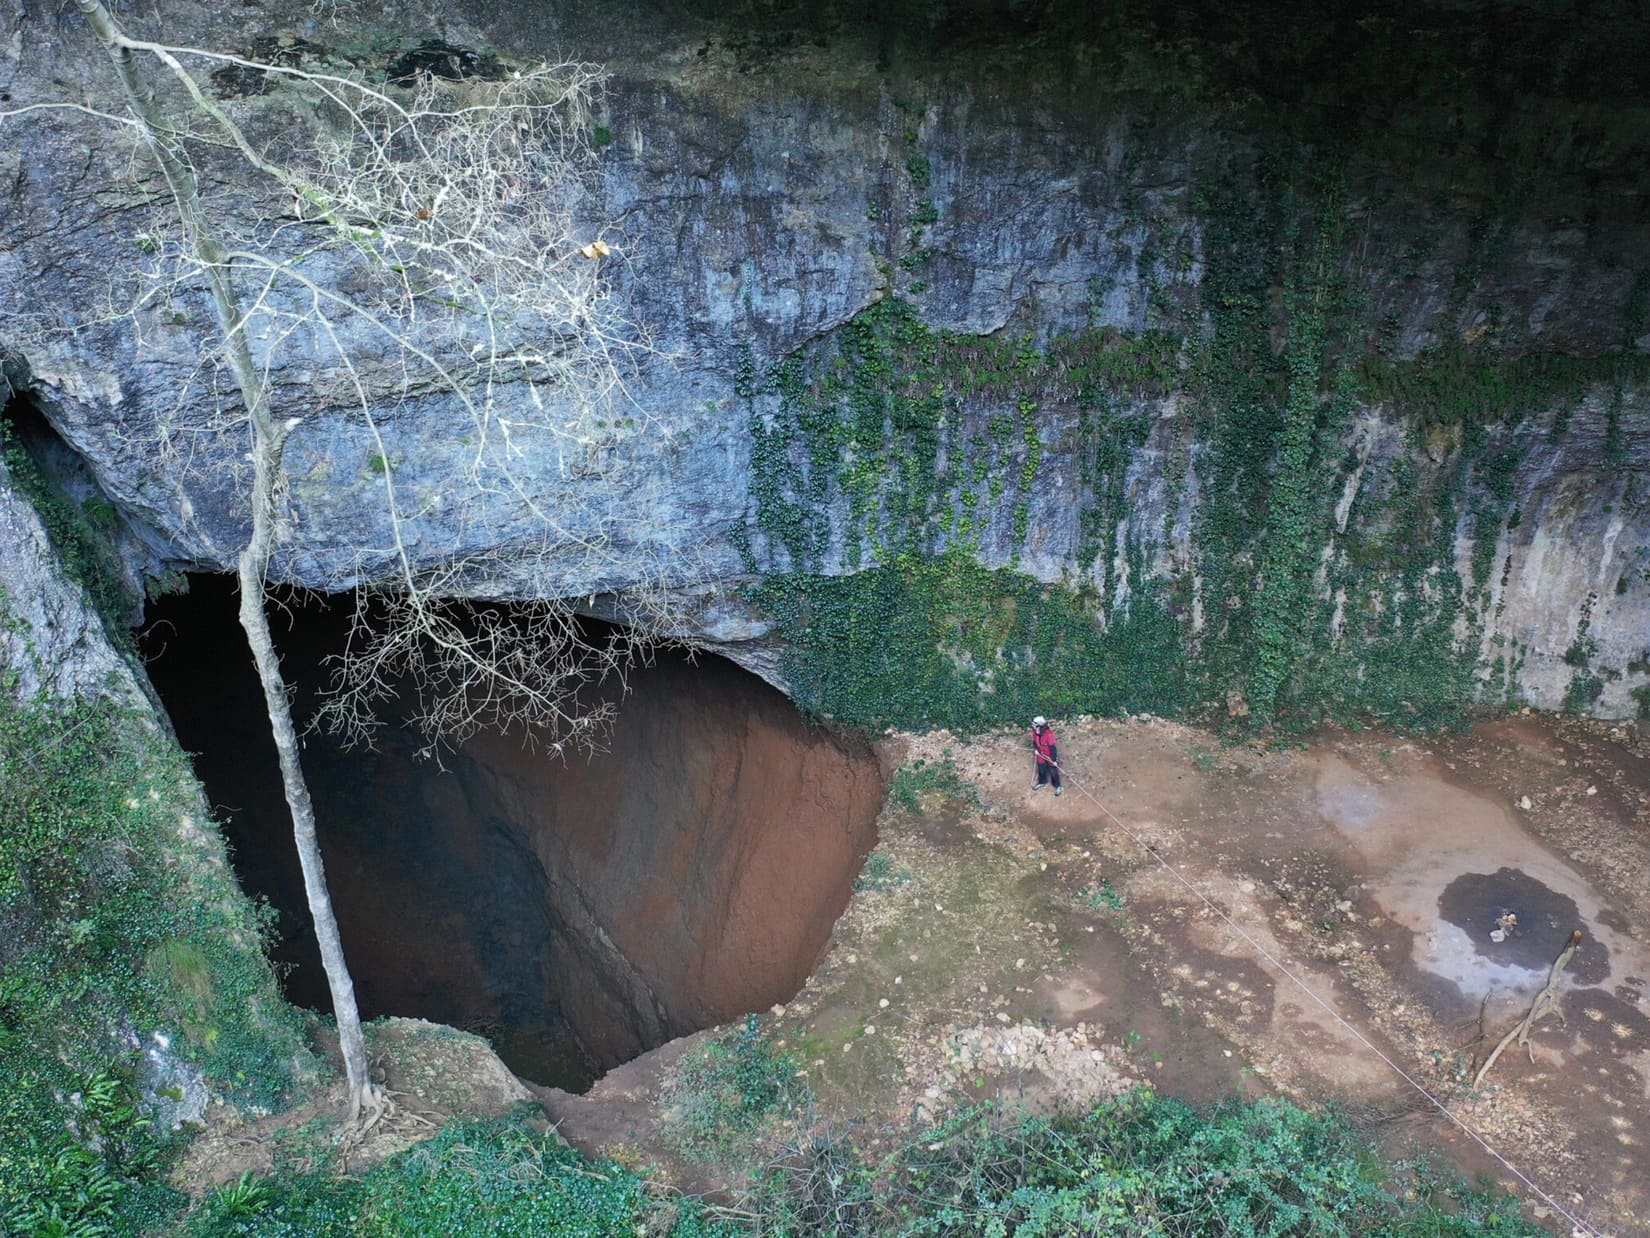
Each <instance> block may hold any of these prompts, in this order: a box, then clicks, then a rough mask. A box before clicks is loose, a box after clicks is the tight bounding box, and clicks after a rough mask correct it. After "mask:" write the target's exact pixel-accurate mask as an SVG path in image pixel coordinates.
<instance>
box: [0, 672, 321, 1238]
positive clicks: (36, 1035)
mask: <svg viewBox="0 0 1650 1238" xmlns="http://www.w3.org/2000/svg"><path fill="white" fill-rule="evenodd" d="M192 788H193V781H192V775H191V774H190V772H189V770H188V768H187V765H186V763H185V762H184V760H183V758H182V756H181V754H179V753H178V752H177V751H176V750H175V749H174V748H172V747H171V746H170V745H168V744H166V743H165V741H164V740H163V739H162V738H161V737H160V736H159V735H158V734H156V733H154V732H152V731H149V730H147V729H145V728H144V727H143V726H142V724H141V723H140V722H138V721H136V720H133V719H130V718H127V717H125V716H123V715H122V714H121V713H120V712H119V711H118V710H117V709H116V708H115V707H114V706H112V705H110V704H108V703H107V702H89V703H78V704H71V705H62V704H58V703H38V702H36V703H31V702H19V701H17V700H16V699H15V698H11V697H8V696H5V695H4V694H3V693H0V1029H3V1030H0V1077H3V1078H4V1079H5V1080H6V1083H5V1087H4V1093H5V1094H4V1098H3V1100H0V1218H4V1220H5V1227H6V1232H8V1233H12V1232H16V1233H22V1234H29V1235H33V1234H35V1233H46V1234H53V1235H78V1236H80V1238H98V1236H99V1235H111V1234H121V1233H141V1232H145V1230H146V1229H149V1228H152V1225H153V1220H154V1215H155V1212H156V1209H160V1210H161V1211H164V1210H165V1209H166V1208H167V1207H170V1206H171V1205H172V1204H173V1203H175V1195H174V1193H172V1192H170V1191H169V1190H167V1189H166V1188H164V1187H162V1186H160V1185H159V1184H157V1183H156V1182H154V1181H153V1170H154V1169H155V1168H156V1167H157V1165H158V1164H159V1162H160V1161H161V1159H163V1157H164V1156H165V1154H166V1152H167V1151H168V1147H167V1144H168V1141H167V1140H165V1139H163V1138H162V1137H161V1136H160V1135H159V1134H158V1133H157V1132H156V1131H155V1130H154V1129H153V1128H152V1127H151V1126H150V1124H149V1120H148V1118H147V1117H146V1116H145V1115H144V1114H143V1113H142V1112H140V1110H139V1108H138V1104H139V1097H140V1095H141V1094H142V1085H143V1084H144V1082H145V1081H147V1084H148V1087H149V1088H150V1089H151V1090H152V1091H153V1092H154V1093H155V1094H156V1095H159V1096H167V1095H168V1093H170V1094H171V1098H172V1099H177V1098H178V1097H180V1096H181V1092H180V1091H179V1090H178V1083H177V1079H178V1077H179V1076H181V1075H182V1074H187V1073H189V1072H198V1074H199V1075H200V1076H201V1077H203V1078H204V1079H205V1080H206V1081H207V1082H208V1083H209V1084H210V1085H211V1086H212V1087H213V1088H214V1090H216V1091H217V1093H218V1094H219V1095H225V1096H228V1097H231V1098H233V1099H236V1100H239V1101H241V1102H243V1103H246V1104H252V1105H259V1106H266V1107H267V1106H273V1105H276V1104H278V1103H279V1102H280V1101H282V1100H283V1099H284V1098H285V1097H286V1096H287V1095H288V1094H289V1093H290V1091H291V1088H292V1085H293V1082H294V1069H295V1067H297V1066H299V1065H303V1064H305V1063H306V1062H307V1054H306V1051H305V1050H304V1048H303V1046H302V1042H301V1039H300V1036H299V1033H298V1027H297V1021H296V1014H295V1012H293V1011H292V1010H291V1009H290V1008H288V1007H287V1006H285V1004H284V1003H282V1002H281V1001H280V999H279V997H278V996H277V994H276V990H275V985H274V980H273V976H272V974H271V972H270V970H269V967H268V964H267V963H266V962H265V959H264V956H263V953H262V944H263V938H262V931H263V928H264V925H263V923H262V921H261V920H260V918H259V916H258V915H257V914H256V913H255V912H254V911H253V909H252V908H251V907H250V906H249V905H248V903H247V902H246V900H245V899H244V898H243V897H242V896H241V895H240V893H239V892H238V890H237V889H236V888H235V886H234V884H233V880H232V878H231V876H230V874H229V872H228V870H227V868H226V867H224V866H223V865H222V864H221V863H213V862H211V859H210V857H209V856H208V855H207V854H206V851H205V849H197V848H196V847H195V846H194V845H192V844H186V843H185V842H184V841H183V839H182V827H181V824H180V820H179V818H180V817H181V816H184V815H187V814H189V813H192V812H194V811H196V810H197V805H196V801H195V799H194V796H193V793H192ZM192 824H193V825H194V827H195V828H196V829H201V828H203V827H204V825H205V823H200V822H193V823H192ZM162 1041H164V1045H165V1053H166V1056H168V1057H169V1058H171V1059H173V1061H174V1063H175V1066H174V1067H173V1070H174V1071H176V1072H178V1073H177V1074H176V1075H174V1076H173V1077H171V1078H161V1077H159V1076H157V1075H156V1073H155V1069H154V1067H153V1064H152V1063H150V1062H149V1061H148V1060H147V1059H146V1058H145V1057H144V1055H143V1054H142V1053H140V1052H139V1050H140V1049H154V1048H157V1047H158V1046H159V1045H160V1044H161V1043H162Z"/></svg>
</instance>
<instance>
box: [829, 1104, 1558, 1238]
mask: <svg viewBox="0 0 1650 1238" xmlns="http://www.w3.org/2000/svg"><path fill="white" fill-rule="evenodd" d="M1394 1168H1395V1167H1392V1166H1388V1165H1383V1164H1382V1163H1381V1161H1380V1160H1379V1158H1378V1157H1377V1156H1375V1154H1374V1153H1373V1152H1372V1150H1371V1149H1370V1148H1369V1147H1368V1146H1367V1145H1364V1144H1362V1143H1361V1142H1360V1141H1359V1140H1358V1139H1357V1138H1356V1137H1355V1136H1354V1135H1353V1134H1352V1133H1351V1132H1350V1130H1349V1128H1348V1126H1347V1124H1346V1123H1345V1122H1344V1121H1341V1120H1339V1119H1338V1118H1337V1117H1336V1115H1334V1114H1325V1115H1317V1114H1310V1113H1306V1112H1303V1111H1301V1110H1299V1109H1297V1108H1295V1107H1294V1106H1292V1105H1289V1104H1286V1103H1283V1102H1277V1101H1259V1102H1255V1103H1252V1104H1243V1103H1235V1102H1234V1103H1231V1104H1228V1105H1225V1106H1222V1107H1221V1108H1218V1109H1215V1110H1213V1111H1211V1112H1199V1111H1198V1110H1196V1109H1194V1108H1192V1107H1191V1106H1189V1105H1186V1104H1184V1103H1183V1102H1180V1101H1175V1100H1168V1099H1164V1098H1160V1097H1156V1096H1152V1095H1150V1094H1137V1095H1135V1096H1132V1097H1128V1098H1125V1099H1123V1100H1122V1101H1120V1102H1117V1103H1115V1104H1111V1105H1106V1106H1102V1107H1101V1108H1099V1109H1097V1110H1095V1111H1094V1112H1093V1113H1091V1114H1089V1115H1087V1116H1085V1117H1082V1118H1076V1119H1056V1120H1044V1119H1031V1120H1027V1121H1023V1122H1019V1123H1002V1122H1000V1121H998V1120H996V1119H995V1116H994V1115H993V1114H992V1113H991V1112H990V1111H977V1112H974V1113H967V1114H964V1115H962V1116H961V1117H959V1118H957V1119H956V1120H954V1121H953V1122H952V1123H950V1124H949V1125H948V1126H946V1127H944V1128H942V1129H941V1130H939V1131H936V1132H934V1133H933V1134H932V1135H931V1136H928V1137H925V1138H923V1139H922V1140H920V1141H917V1142H915V1143H913V1144H912V1145H910V1146H908V1147H907V1148H905V1149H904V1150H903V1151H902V1152H901V1154H900V1156H899V1161H898V1163H897V1165H896V1166H895V1167H894V1169H895V1173H894V1174H893V1175H890V1176H891V1178H892V1179H893V1181H895V1182H897V1184H898V1187H897V1195H896V1196H895V1198H894V1200H892V1201H891V1202H892V1203H893V1205H894V1209H893V1210H894V1214H895V1216H897V1217H898V1223H897V1224H896V1225H884V1226H875V1227H873V1226H870V1225H865V1226H859V1227H855V1228H851V1229H838V1230H837V1231H836V1232H838V1233H851V1234H873V1233H899V1234H901V1235H909V1236H912V1238H915V1236H917V1235H925V1236H926V1235H936V1236H938V1235H946V1236H947V1238H949V1236H951V1235H964V1234H967V1235H976V1234H978V1235H985V1234H1013V1235H1015V1236H1016V1238H1037V1236H1042V1235H1046V1236H1049V1238H1052V1236H1053V1235H1064V1234H1071V1233H1136V1234H1154V1233H1161V1234H1203V1233H1219V1234H1233V1235H1253V1236H1259V1235H1267V1236H1269V1238H1270V1236H1281V1235H1307V1234H1313V1235H1387V1236H1391V1238H1397V1236H1399V1235H1423V1234H1424V1235H1429V1236H1434V1238H1441V1236H1443V1235H1452V1234H1459V1235H1463V1238H1464V1236H1465V1235H1468V1234H1501V1235H1515V1234H1516V1235H1537V1234H1540V1233H1542V1232H1543V1231H1541V1230H1540V1229H1538V1228H1536V1227H1535V1226H1533V1225H1530V1224H1528V1223H1526V1222H1524V1221H1523V1220H1522V1219H1521V1218H1520V1216H1519V1214H1518V1209H1517V1207H1516V1205H1515V1204H1512V1203H1511V1202H1510V1201H1509V1200H1507V1199H1506V1198H1505V1197H1497V1196H1493V1195H1488V1194H1482V1193H1476V1192H1473V1191H1471V1190H1468V1189H1465V1188H1463V1187H1462V1186H1461V1185H1460V1184H1457V1183H1450V1182H1446V1181H1443V1180H1439V1179H1436V1178H1433V1177H1432V1176H1430V1175H1429V1174H1427V1173H1426V1172H1425V1171H1424V1170H1419V1171H1418V1170H1407V1171H1406V1170H1405V1169H1403V1168H1401V1167H1399V1168H1397V1174H1396V1176H1397V1177H1398V1178H1399V1181H1398V1182H1393V1181H1390V1180H1388V1178H1389V1175H1392V1174H1393V1173H1394ZM1405 1179H1407V1181H1405ZM1395 1186H1402V1187H1408V1188H1410V1190H1411V1191H1413V1198H1412V1199H1406V1198H1405V1197H1404V1195H1403V1194H1401V1193H1399V1192H1398V1191H1395V1190H1394V1189H1393V1188H1394V1187H1395ZM798 1232H829V1230H821V1231H798Z"/></svg>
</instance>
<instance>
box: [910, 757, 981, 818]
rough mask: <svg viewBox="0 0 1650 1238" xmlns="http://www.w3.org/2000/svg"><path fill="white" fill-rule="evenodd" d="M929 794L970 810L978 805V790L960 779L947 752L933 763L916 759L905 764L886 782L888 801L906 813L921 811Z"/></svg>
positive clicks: (955, 764)
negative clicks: (942, 796) (948, 799)
mask: <svg viewBox="0 0 1650 1238" xmlns="http://www.w3.org/2000/svg"><path fill="white" fill-rule="evenodd" d="M929 793H934V794H938V795H944V796H948V797H949V798H951V799H954V800H960V801H961V802H962V803H964V804H966V805H968V806H970V807H973V808H978V807H979V805H980V792H979V790H978V788H976V787H975V786H974V784H973V783H971V782H969V781H967V780H966V779H964V778H963V776H962V773H961V771H959V770H958V769H957V762H956V760H955V759H954V758H953V757H952V755H951V750H950V749H949V748H948V749H946V751H945V752H943V753H942V754H941V755H940V759H939V760H937V761H925V760H923V759H922V758H920V757H919V758H918V759H917V760H915V761H907V762H906V763H905V764H904V765H901V766H900V767H899V768H898V769H897V770H895V771H894V776H893V777H892V778H890V779H889V780H888V798H889V799H890V800H892V801H893V802H894V803H896V804H898V805H899V806H900V807H901V808H903V809H905V810H906V811H907V812H916V811H917V810H918V809H919V808H920V807H921V800H922V797H923V796H924V795H926V794H929Z"/></svg>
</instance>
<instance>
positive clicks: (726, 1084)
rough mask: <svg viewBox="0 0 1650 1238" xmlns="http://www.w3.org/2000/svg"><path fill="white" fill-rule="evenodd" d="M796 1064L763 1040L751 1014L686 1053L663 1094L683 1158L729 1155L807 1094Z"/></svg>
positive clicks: (670, 1126)
mask: <svg viewBox="0 0 1650 1238" xmlns="http://www.w3.org/2000/svg"><path fill="white" fill-rule="evenodd" d="M799 1069H800V1066H799V1064H798V1062H797V1060H796V1059H795V1058H794V1057H792V1056H791V1055H790V1054H789V1053H783V1052H780V1051H779V1050H776V1049H774V1048H773V1047H772V1046H771V1045H769V1044H768V1042H767V1041H766V1040H764V1039H763V1037H762V1033H761V1027H760V1024H759V1023H758V1021H757V1018H756V1016H755V1015H746V1016H745V1021H744V1023H743V1024H742V1025H741V1026H740V1027H739V1028H737V1029H736V1030H734V1031H732V1032H729V1033H724V1034H723V1035H721V1036H718V1037H717V1038H715V1039H714V1040H710V1041H707V1042H706V1043H705V1044H704V1046H703V1047H701V1048H700V1049H698V1050H696V1051H695V1052H693V1053H692V1054H689V1055H688V1056H687V1057H685V1058H684V1059H683V1060H682V1063H681V1065H680V1066H679V1067H678V1069H677V1075H676V1080H675V1083H674V1084H673V1085H672V1086H671V1088H670V1091H669V1094H668V1095H667V1097H666V1104H667V1112H668V1114H669V1117H668V1118H667V1122H668V1125H669V1129H670V1131H671V1138H672V1140H673V1142H674V1143H675V1144H676V1146H677V1149H678V1150H679V1151H680V1152H681V1153H682V1155H683V1156H685V1157H687V1158H688V1159H690V1160H698V1161H705V1160H711V1159H714V1158H721V1157H726V1156H728V1155H729V1154H730V1153H731V1152H732V1151H733V1148H734V1146H735V1143H736V1142H737V1141H739V1140H741V1139H743V1138H744V1137H745V1136H747V1135H749V1134H750V1133H751V1132H752V1131H754V1130H755V1129H756V1128H757V1126H759V1125H760V1124H761V1123H762V1121H763V1119H765V1118H767V1117H768V1116H769V1115H770V1114H776V1113H780V1112H788V1111H791V1110H794V1109H795V1108H796V1107H797V1106H798V1105H799V1104H800V1103H801V1102H802V1101H803V1100H804V1099H805V1098H806V1095H807V1089H806V1086H805V1085H804V1084H803V1083H802V1082H801V1080H799V1079H798V1078H797V1077H796V1076H797V1071H798V1070H799Z"/></svg>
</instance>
